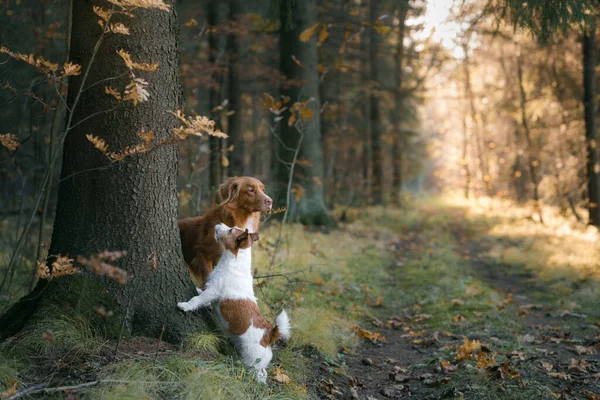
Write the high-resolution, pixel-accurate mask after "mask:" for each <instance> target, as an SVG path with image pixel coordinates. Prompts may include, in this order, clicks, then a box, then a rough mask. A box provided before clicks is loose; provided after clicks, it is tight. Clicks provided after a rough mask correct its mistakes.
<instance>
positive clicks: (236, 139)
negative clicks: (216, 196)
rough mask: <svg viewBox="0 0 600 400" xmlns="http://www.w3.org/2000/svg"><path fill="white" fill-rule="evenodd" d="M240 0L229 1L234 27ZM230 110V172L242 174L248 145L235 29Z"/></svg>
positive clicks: (230, 48) (231, 38) (230, 45)
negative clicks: (246, 142)
mask: <svg viewBox="0 0 600 400" xmlns="http://www.w3.org/2000/svg"><path fill="white" fill-rule="evenodd" d="M240 7H241V5H240V0H230V1H229V21H230V23H231V24H233V27H234V28H235V27H237V26H238V15H239V13H240ZM228 39H229V43H228V53H229V107H228V108H229V110H231V111H235V112H234V113H233V114H232V115H230V116H229V117H228V123H227V134H228V135H229V138H228V139H227V140H228V142H227V144H228V145H233V151H232V152H230V153H229V167H227V169H228V173H229V175H230V176H240V175H244V174H245V173H246V168H245V167H244V155H245V152H246V147H245V144H244V131H243V129H242V89H241V86H240V73H239V71H240V44H239V42H240V40H241V37H240V33H239V32H236V31H235V29H234V30H233V32H231V33H230V34H229V38H228Z"/></svg>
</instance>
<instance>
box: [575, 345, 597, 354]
mask: <svg viewBox="0 0 600 400" xmlns="http://www.w3.org/2000/svg"><path fill="white" fill-rule="evenodd" d="M575 352H577V354H579V355H592V354H596V350H595V349H594V348H593V347H588V346H575Z"/></svg>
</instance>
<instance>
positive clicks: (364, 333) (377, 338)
mask: <svg viewBox="0 0 600 400" xmlns="http://www.w3.org/2000/svg"><path fill="white" fill-rule="evenodd" d="M354 332H356V334H357V335H358V336H360V337H363V338H365V339H368V340H372V341H374V342H382V343H386V339H385V336H383V335H382V334H381V333H379V332H371V331H369V330H366V329H362V328H361V327H359V326H358V325H354Z"/></svg>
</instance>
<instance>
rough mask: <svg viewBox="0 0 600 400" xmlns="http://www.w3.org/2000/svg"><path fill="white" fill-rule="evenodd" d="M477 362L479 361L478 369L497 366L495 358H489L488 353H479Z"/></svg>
mask: <svg viewBox="0 0 600 400" xmlns="http://www.w3.org/2000/svg"><path fill="white" fill-rule="evenodd" d="M476 360H477V367H478V368H482V369H485V368H488V367H491V366H492V365H495V364H496V360H494V356H488V353H479V354H478V355H477V356H476Z"/></svg>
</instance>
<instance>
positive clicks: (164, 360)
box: [0, 198, 600, 399]
mask: <svg viewBox="0 0 600 400" xmlns="http://www.w3.org/2000/svg"><path fill="white" fill-rule="evenodd" d="M545 213H546V214H545V220H546V224H545V225H542V224H540V223H538V222H535V221H533V220H531V219H529V218H528V211H527V209H526V208H524V207H519V206H516V205H514V204H509V203H506V202H502V201H499V200H494V201H492V200H485V201H484V200H479V201H478V202H465V201H462V200H460V199H456V198H454V199H451V200H450V201H442V200H440V199H419V200H418V201H413V202H410V203H407V204H405V206H404V207H403V208H402V209H394V208H386V207H372V208H369V209H366V210H346V216H350V217H351V218H352V219H353V221H352V222H350V223H347V224H345V225H343V226H342V227H341V229H337V230H331V231H321V230H311V229H307V228H305V227H303V226H301V225H287V226H284V227H283V228H282V227H281V225H279V224H278V223H269V224H267V225H266V226H264V227H263V228H261V239H260V240H259V241H258V242H257V244H256V245H255V247H254V249H253V261H254V268H255V271H254V274H255V276H256V280H255V284H256V286H255V292H256V296H257V297H258V302H259V306H260V308H261V311H262V312H263V313H264V314H265V316H266V318H267V319H268V320H270V321H274V320H275V317H276V315H278V314H279V312H280V311H281V309H285V310H286V311H287V312H288V314H289V315H290V320H291V324H292V332H293V333H292V338H291V340H290V342H289V343H288V344H286V345H283V344H282V343H279V344H277V345H276V346H275V348H274V359H273V361H272V363H271V366H270V369H269V372H270V378H271V380H270V382H269V384H268V385H266V386H265V385H260V384H257V383H256V382H255V378H254V375H253V371H251V370H249V369H248V368H246V367H245V366H244V365H243V364H242V363H241V361H240V359H239V356H238V355H237V353H236V351H235V350H234V348H233V346H232V345H231V343H230V342H229V341H228V339H227V338H226V337H225V336H224V335H223V334H222V333H220V332H198V333H196V334H194V335H190V336H189V337H188V339H187V340H186V341H185V343H184V344H183V345H182V346H181V347H180V348H173V349H172V350H170V351H169V352H160V353H159V352H156V354H154V350H153V346H154V345H152V346H150V348H144V349H143V351H142V353H143V354H138V353H136V352H134V351H132V350H131V349H128V350H121V351H120V352H119V354H118V355H117V356H116V357H115V355H114V354H113V349H114V347H115V343H114V342H108V341H107V340H106V339H105V338H104V337H103V333H102V332H98V331H96V330H95V329H93V328H91V326H90V325H89V324H88V323H86V322H85V320H83V319H82V320H79V319H77V318H72V317H69V318H67V317H63V318H53V319H48V321H46V322H47V323H44V324H43V325H40V327H39V329H38V328H36V330H34V331H29V332H27V333H24V334H21V335H18V336H16V337H14V338H12V339H10V340H9V341H7V342H5V343H4V344H3V345H2V346H1V347H0V352H1V356H0V392H2V391H3V390H6V389H7V388H8V387H10V386H11V385H13V383H16V385H17V387H19V388H21V387H26V386H28V385H31V384H34V383H37V382H39V381H45V380H44V379H42V378H43V377H44V376H46V377H50V383H51V384H53V385H64V384H76V383H77V382H81V381H86V380H87V381H89V380H99V381H100V383H99V384H98V385H97V386H96V387H94V388H87V389H85V390H82V391H81V393H80V394H81V397H82V398H90V399H138V398H169V399H170V398H178V399H179V398H181V399H198V398H210V399H231V398H240V399H284V398H285V399H289V398H292V399H295V398H298V399H302V398H314V397H317V396H319V394H318V392H317V391H316V390H318V389H315V388H318V387H319V386H320V379H321V377H320V376H319V372H318V371H319V366H321V367H325V368H326V369H328V370H330V371H331V372H332V373H333V374H337V375H338V376H341V377H342V378H343V379H347V378H345V377H344V374H345V372H344V370H343V368H342V367H343V364H344V357H345V355H346V354H348V353H352V352H353V351H354V349H355V348H356V346H357V345H358V343H359V340H362V339H359V337H358V336H357V334H356V332H357V329H358V328H357V326H361V327H367V328H369V329H374V330H376V329H377V327H378V326H381V325H380V324H381V323H382V321H385V320H386V319H389V318H392V317H394V316H398V317H399V318H400V317H401V318H415V317H416V316H419V318H420V319H421V320H420V322H419V325H418V328H419V329H422V330H424V331H428V332H434V331H436V332H441V333H444V332H448V333H449V334H452V335H457V337H462V336H468V337H472V338H473V337H474V338H488V339H489V338H493V340H492V341H491V342H490V346H492V347H493V349H494V351H495V352H497V353H498V354H505V353H508V352H513V351H517V352H525V353H527V352H535V349H534V348H533V347H532V346H531V344H529V343H526V342H524V341H523V338H522V336H520V335H519V332H521V331H522V329H523V321H522V318H519V317H515V316H516V312H517V305H515V304H513V301H512V297H511V296H512V295H513V294H511V293H505V292H503V291H502V290H499V289H498V288H497V287H494V286H493V285H492V283H491V281H490V280H489V279H488V275H487V274H494V273H497V274H509V275H510V274H517V273H523V271H525V272H526V274H527V276H522V281H523V283H524V284H525V285H527V284H529V283H530V282H537V285H539V286H540V291H541V292H542V293H540V296H543V298H544V299H545V300H547V299H549V300H550V301H551V304H553V305H554V307H555V308H556V309H557V310H570V311H572V312H576V311H587V312H589V311H590V310H592V308H591V307H590V304H593V302H594V301H596V302H597V298H598V293H597V279H598V263H599V262H598V260H599V259H600V258H599V257H598V256H600V248H599V246H598V239H597V232H596V231H595V230H593V229H590V228H587V227H585V226H582V225H580V224H578V223H577V222H575V221H568V220H565V219H562V220H561V219H560V218H559V217H558V216H556V219H553V218H551V215H553V214H552V210H546V211H545ZM474 240H475V241H477V242H478V243H480V244H481V245H482V246H483V250H485V251H484V252H483V254H484V256H483V259H482V258H476V256H475V255H474V254H472V252H475V250H476V249H471V248H469V246H468V243H470V242H472V241H474ZM479 250H481V249H479ZM479 257H481V256H479ZM480 263H485V265H486V268H488V269H489V268H491V269H492V270H491V271H487V270H485V271H482V269H481V268H479V267H478V265H480ZM524 287H527V286H524ZM532 287H533V286H532ZM543 287H550V288H552V290H551V291H547V290H546V291H544V290H543ZM536 290H537V289H535V290H532V291H531V293H528V294H530V295H532V296H533V298H534V299H535V291H536ZM518 294H519V293H515V295H518ZM174 304H175V300H174ZM594 318H597V316H594V315H593V312H592V313H591V315H590V319H589V320H588V321H587V322H590V323H593V321H594V320H595V319H594ZM407 334H408V335H409V336H410V335H419V333H414V332H408V333H407ZM416 339H418V336H416ZM127 340H128V339H124V341H125V342H126V341H127ZM125 348H127V346H125ZM455 350H456V349H455V348H447V349H442V350H441V351H440V352H438V353H436V356H435V357H433V358H431V359H427V360H423V361H422V363H423V364H432V363H433V364H435V363H439V362H440V361H441V360H443V359H449V360H452V359H453V357H454V352H455ZM497 357H498V360H503V359H504V356H500V355H499V356H497ZM61 363H63V364H64V365H61ZM332 366H333V367H332ZM463 366H464V368H463V369H461V370H460V371H459V373H457V374H455V375H454V378H453V379H454V383H453V384H454V385H456V386H457V387H458V386H460V385H466V384H467V383H468V384H469V385H470V386H471V387H472V388H474V389H473V391H474V393H479V394H480V395H481V396H482V397H478V398H506V399H508V398H515V397H511V396H516V395H517V394H518V393H521V394H522V396H524V397H522V398H541V397H539V396H540V393H547V390H545V389H543V388H540V387H539V386H535V385H534V386H532V387H529V388H523V387H517V386H515V385H512V386H511V385H504V386H503V387H502V390H504V391H505V392H504V394H503V395H501V396H500V397H494V396H496V395H497V393H496V392H493V391H492V392H488V391H487V389H486V388H489V387H495V386H494V385H496V386H497V383H495V382H494V381H490V378H489V376H488V375H486V374H485V373H482V372H481V370H480V368H478V367H477V366H476V365H475V362H473V361H471V360H467V361H464V362H463ZM48 371H51V372H52V374H51V375H49V374H48ZM44 373H46V375H44ZM286 378H289V382H288V383H282V382H280V381H282V380H283V381H285V380H286ZM513 386H514V387H513ZM519 390H521V392H519ZM536 396H537V397H536Z"/></svg>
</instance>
